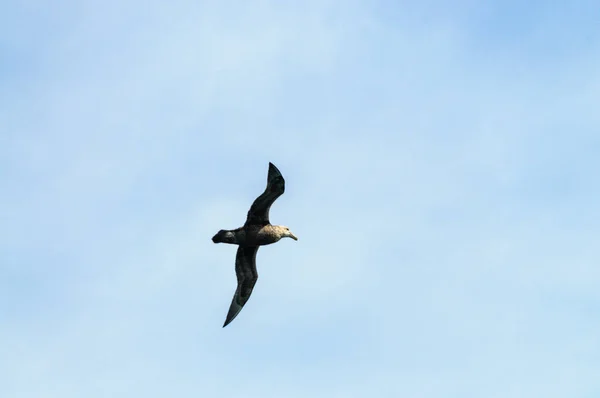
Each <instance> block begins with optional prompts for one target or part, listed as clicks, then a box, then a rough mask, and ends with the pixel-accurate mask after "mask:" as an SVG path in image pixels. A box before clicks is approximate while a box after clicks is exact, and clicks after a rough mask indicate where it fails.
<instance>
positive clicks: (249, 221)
mask: <svg viewBox="0 0 600 398" xmlns="http://www.w3.org/2000/svg"><path fill="white" fill-rule="evenodd" d="M284 191H285V180H284V179H283V176H282V175H281V172H280V171H279V170H278V169H277V167H275V165H273V163H269V174H268V177H267V188H266V189H265V191H264V192H263V193H262V194H261V195H260V196H259V197H258V198H256V200H255V201H254V203H252V206H251V207H250V210H249V211H248V216H247V218H246V223H245V224H244V226H242V227H240V228H237V229H234V230H224V229H222V230H220V231H219V232H217V234H216V235H215V236H213V238H212V241H213V242H214V243H229V244H233V245H238V246H239V247H238V251H237V255H236V258H235V273H236V276H237V280H238V286H237V289H236V291H235V294H234V296H233V300H232V301H231V306H230V307H229V312H228V313H227V318H226V320H225V324H224V325H223V327H225V326H227V325H228V324H229V323H230V322H231V321H233V319H234V318H235V317H236V316H237V315H238V314H239V313H240V311H241V310H242V308H243V307H244V304H246V302H247V301H248V299H249V298H250V294H251V293H252V289H253V288H254V285H255V284H256V280H257V279H258V273H257V271H256V253H257V251H258V247H259V246H266V245H270V244H272V243H275V242H278V241H279V240H280V239H281V238H284V237H289V238H292V239H294V240H298V238H296V236H295V235H294V234H293V233H292V232H291V231H290V230H289V228H288V227H285V226H282V225H271V223H270V222H269V209H270V208H271V205H272V204H273V202H274V201H275V199H277V198H278V197H279V196H281V195H282V194H283V192H284Z"/></svg>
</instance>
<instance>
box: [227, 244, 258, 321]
mask: <svg viewBox="0 0 600 398" xmlns="http://www.w3.org/2000/svg"><path fill="white" fill-rule="evenodd" d="M256 252H258V246H253V247H243V246H240V247H239V248H238V251H237V254H236V256H235V274H236V276H237V282H238V285H237V289H236V290H235V294H234V295H233V300H232V301H231V305H230V306H229V312H228V313H227V319H225V324H223V327H225V326H227V325H229V324H230V323H231V321H233V320H234V319H235V317H236V316H237V315H238V314H239V313H240V311H241V310H242V308H243V307H244V304H246V302H247V301H248V299H249V298H250V294H252V289H254V285H255V284H256V280H257V279H258V272H257V271H256Z"/></svg>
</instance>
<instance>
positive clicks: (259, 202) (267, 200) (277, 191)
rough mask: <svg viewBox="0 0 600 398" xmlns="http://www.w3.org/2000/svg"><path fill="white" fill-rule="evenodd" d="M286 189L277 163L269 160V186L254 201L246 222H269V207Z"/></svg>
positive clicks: (261, 223) (264, 223) (247, 223)
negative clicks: (276, 165)
mask: <svg viewBox="0 0 600 398" xmlns="http://www.w3.org/2000/svg"><path fill="white" fill-rule="evenodd" d="M284 191H285V180H284V179H283V176H282V175H281V172H280V171H279V170H278V169H277V167H275V165H274V164H273V163H271V162H269V175H268V176H267V188H266V189H265V191H264V192H263V193H262V194H261V195H260V196H259V197H258V198H256V200H255V201H254V203H252V206H251V207H250V210H249V211H248V217H247V218H246V224H244V226H246V225H249V224H260V225H266V224H269V209H270V208H271V205H272V204H273V202H275V199H277V198H278V197H280V196H281V195H282V194H283V192H284Z"/></svg>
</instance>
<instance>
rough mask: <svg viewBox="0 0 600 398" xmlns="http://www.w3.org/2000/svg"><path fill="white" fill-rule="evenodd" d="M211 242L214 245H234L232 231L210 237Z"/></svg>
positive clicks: (221, 232) (224, 231)
mask: <svg viewBox="0 0 600 398" xmlns="http://www.w3.org/2000/svg"><path fill="white" fill-rule="evenodd" d="M212 241H213V242H214V243H233V244H235V243H236V241H235V234H234V233H233V232H232V231H227V230H225V229H222V230H220V231H219V232H217V234H216V235H215V236H213V237H212Z"/></svg>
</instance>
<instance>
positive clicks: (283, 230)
mask: <svg viewBox="0 0 600 398" xmlns="http://www.w3.org/2000/svg"><path fill="white" fill-rule="evenodd" d="M280 228H281V237H282V238H292V239H294V240H298V238H297V237H296V235H294V234H293V233H292V231H290V229H289V228H288V227H286V226H284V225H282V226H281V227H280Z"/></svg>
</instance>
